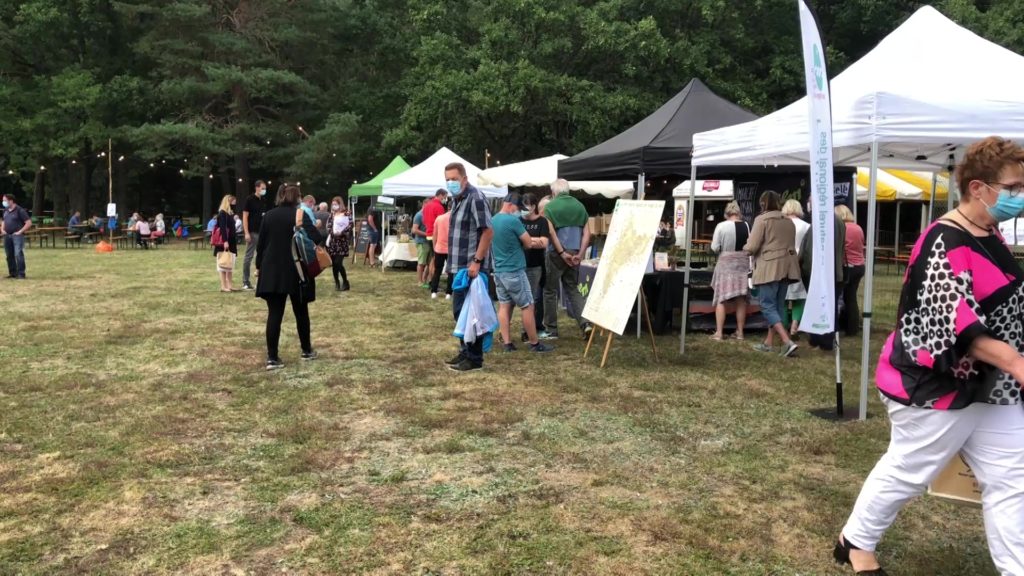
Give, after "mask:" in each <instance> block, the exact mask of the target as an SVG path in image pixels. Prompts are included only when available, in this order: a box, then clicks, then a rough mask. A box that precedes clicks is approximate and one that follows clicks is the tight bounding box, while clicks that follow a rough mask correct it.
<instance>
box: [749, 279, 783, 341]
mask: <svg viewBox="0 0 1024 576" xmlns="http://www.w3.org/2000/svg"><path fill="white" fill-rule="evenodd" d="M788 287H789V284H787V283H786V282H769V283H767V284H758V285H757V299H758V301H760V303H761V314H763V315H764V319H765V322H767V323H768V327H769V329H771V327H772V326H774V325H776V324H780V323H781V322H782V314H781V312H780V310H781V309H782V308H781V306H784V305H785V304H786V288H788Z"/></svg>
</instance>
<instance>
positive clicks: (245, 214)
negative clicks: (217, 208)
mask: <svg viewBox="0 0 1024 576" xmlns="http://www.w3.org/2000/svg"><path fill="white" fill-rule="evenodd" d="M266 197H267V183H266V182H264V181H263V180H257V181H256V193H255V194H252V195H251V196H249V197H248V198H246V199H245V207H244V208H242V232H243V233H244V234H245V260H243V261H242V290H252V282H250V281H249V279H250V276H249V271H250V270H251V269H252V261H253V259H254V258H256V246H258V245H259V242H260V225H261V224H262V223H263V215H264V214H266V213H267V203H266V200H265V199H266Z"/></svg>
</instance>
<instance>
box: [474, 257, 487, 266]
mask: <svg viewBox="0 0 1024 576" xmlns="http://www.w3.org/2000/svg"><path fill="white" fill-rule="evenodd" d="M473 262H476V263H477V264H483V263H484V261H483V260H481V259H479V258H477V257H476V256H474V257H473Z"/></svg>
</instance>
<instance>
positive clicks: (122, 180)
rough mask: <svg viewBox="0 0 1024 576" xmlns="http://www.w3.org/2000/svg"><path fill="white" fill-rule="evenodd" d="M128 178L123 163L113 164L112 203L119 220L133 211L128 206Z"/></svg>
mask: <svg viewBox="0 0 1024 576" xmlns="http://www.w3.org/2000/svg"><path fill="white" fill-rule="evenodd" d="M128 178H129V174H128V168H127V167H126V166H125V165H124V163H123V162H122V163H116V164H114V203H115V204H117V214H118V216H119V218H120V219H121V220H127V219H128V218H130V217H131V215H132V212H133V210H131V209H129V208H128Z"/></svg>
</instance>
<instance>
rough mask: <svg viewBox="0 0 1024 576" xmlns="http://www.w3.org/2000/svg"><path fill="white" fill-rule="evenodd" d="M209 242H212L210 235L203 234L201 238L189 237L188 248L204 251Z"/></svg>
mask: <svg viewBox="0 0 1024 576" xmlns="http://www.w3.org/2000/svg"><path fill="white" fill-rule="evenodd" d="M209 241H210V236H209V235H208V234H203V235H201V236H199V235H197V236H189V237H188V247H189V248H192V247H193V246H195V248H196V250H202V249H203V248H205V247H206V244H207V243H208V242H209Z"/></svg>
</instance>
